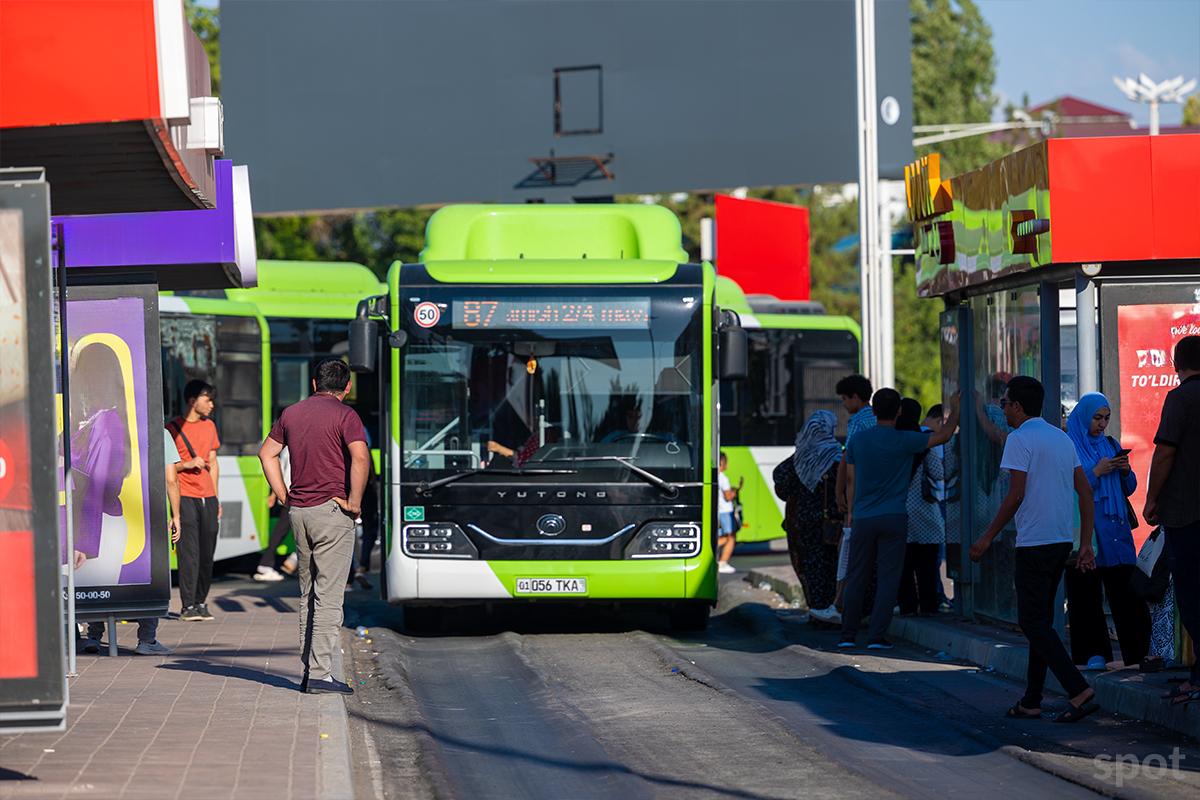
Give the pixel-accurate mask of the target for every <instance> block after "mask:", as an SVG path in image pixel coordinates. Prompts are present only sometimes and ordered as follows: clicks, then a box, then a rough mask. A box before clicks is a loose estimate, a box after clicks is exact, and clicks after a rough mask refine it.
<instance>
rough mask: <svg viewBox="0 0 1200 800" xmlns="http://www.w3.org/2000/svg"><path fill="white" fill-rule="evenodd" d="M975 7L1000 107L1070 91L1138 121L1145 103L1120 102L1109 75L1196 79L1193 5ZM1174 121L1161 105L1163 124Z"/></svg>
mask: <svg viewBox="0 0 1200 800" xmlns="http://www.w3.org/2000/svg"><path fill="white" fill-rule="evenodd" d="M976 2H977V3H978V4H979V8H980V10H981V11H982V12H983V15H984V17H985V18H986V19H987V21H988V24H989V25H991V27H992V46H993V47H994V48H995V51H996V93H997V94H998V95H1000V96H1001V105H1003V103H1004V101H1005V100H1008V99H1011V101H1012V102H1013V103H1016V104H1019V103H1020V102H1021V95H1022V93H1024V92H1028V93H1029V100H1030V102H1031V103H1034V104H1037V103H1040V102H1043V101H1045V100H1050V99H1052V98H1054V97H1058V96H1060V95H1064V94H1073V95H1075V96H1077V97H1081V98H1083V99H1086V100H1091V101H1092V102H1095V103H1100V104H1101V105H1106V106H1110V107H1112V108H1116V109H1120V110H1122V111H1126V112H1131V113H1132V114H1133V116H1134V117H1135V118H1136V119H1137V120H1139V121H1140V122H1143V123H1144V122H1146V121H1148V120H1149V118H1150V112H1149V106H1146V105H1143V104H1141V103H1133V102H1130V101H1129V100H1126V99H1125V97H1124V95H1122V94H1121V93H1120V92H1119V91H1118V90H1117V87H1115V86H1113V82H1112V79H1113V76H1114V75H1116V76H1119V77H1124V76H1133V77H1136V76H1137V74H1138V73H1139V72H1145V73H1146V74H1147V75H1149V76H1150V77H1151V78H1153V79H1154V80H1156V81H1163V80H1166V79H1168V78H1173V77H1175V76H1176V75H1183V76H1184V78H1185V79H1191V78H1200V0H976ZM1181 117H1182V106H1180V105H1176V104H1170V105H1166V106H1163V107H1162V121H1163V124H1164V125H1169V124H1178V123H1179V120H1180V118H1181Z"/></svg>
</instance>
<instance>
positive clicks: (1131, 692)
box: [746, 568, 1200, 739]
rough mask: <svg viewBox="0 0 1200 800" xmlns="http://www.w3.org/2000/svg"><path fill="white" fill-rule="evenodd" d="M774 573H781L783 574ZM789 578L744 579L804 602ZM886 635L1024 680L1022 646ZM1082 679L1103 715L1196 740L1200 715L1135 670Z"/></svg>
mask: <svg viewBox="0 0 1200 800" xmlns="http://www.w3.org/2000/svg"><path fill="white" fill-rule="evenodd" d="M768 569H770V568H768ZM777 569H778V571H779V572H783V569H779V568H777ZM788 573H789V575H788V576H783V575H778V574H773V571H767V570H763V569H751V570H750V571H749V573H748V575H747V578H746V579H747V580H748V581H749V582H750V583H751V584H753V585H755V586H757V585H759V584H761V583H766V584H768V585H769V586H770V587H771V589H772V591H775V592H776V593H778V594H780V595H782V596H783V597H784V598H786V599H788V600H796V599H800V600H803V598H804V592H803V590H801V588H800V583H799V582H798V581H797V580H796V579H795V578H794V577H791V576H790V568H789V569H788ZM789 577H791V579H790V580H789V579H788V578H789ZM888 635H889V636H891V637H893V638H895V639H903V640H904V641H907V642H910V643H911V644H915V645H917V646H919V647H923V648H925V649H927V650H932V651H934V652H940V653H945V654H946V655H948V656H950V657H951V658H952V659H958V660H962V661H968V662H970V663H972V664H977V665H978V666H979V667H981V668H982V669H984V670H986V671H987V672H989V673H991V674H994V675H999V676H1001V677H1004V678H1008V679H1010V680H1013V681H1017V682H1024V680H1025V669H1026V665H1027V663H1028V660H1029V648H1028V647H1027V646H1026V645H1020V644H1010V643H1008V642H1001V641H998V640H996V639H990V638H987V637H984V636H980V635H978V634H975V633H972V632H970V631H966V630H963V629H961V628H960V627H959V626H957V625H955V624H954V623H953V622H943V621H935V620H928V619H920V618H913V617H895V618H893V619H892V624H891V625H890V626H889V627H888ZM1084 677H1085V678H1087V680H1088V683H1089V684H1091V686H1092V688H1093V689H1094V690H1095V691H1096V703H1097V704H1098V705H1099V706H1100V707H1101V708H1102V709H1104V710H1105V711H1110V712H1114V713H1117V714H1124V715H1125V716H1127V717H1132V718H1134V719H1139V720H1142V721H1144V722H1149V723H1152V724H1154V725H1158V726H1160V727H1162V728H1166V729H1168V730H1172V731H1175V732H1176V733H1182V734H1184V735H1186V736H1190V737H1192V738H1193V739H1200V709H1192V708H1191V707H1189V706H1171V705H1169V704H1167V702H1166V701H1164V700H1162V699H1161V698H1160V697H1159V692H1160V691H1161V687H1160V686H1158V685H1156V684H1147V683H1144V682H1143V676H1142V674H1141V673H1140V672H1138V671H1137V670H1135V669H1121V670H1116V671H1113V672H1107V673H1101V674H1089V673H1084ZM1046 687H1047V688H1048V689H1050V690H1051V691H1055V692H1058V693H1060V694H1063V693H1064V692H1063V689H1062V687H1061V686H1060V685H1059V683H1058V681H1057V680H1055V679H1054V676H1053V675H1047V677H1046Z"/></svg>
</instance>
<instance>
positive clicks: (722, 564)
mask: <svg viewBox="0 0 1200 800" xmlns="http://www.w3.org/2000/svg"><path fill="white" fill-rule="evenodd" d="M717 572H719V573H721V574H722V575H732V574H733V573H735V572H737V570H736V569H734V568H733V565H732V564H730V563H729V562H728V561H718V562H717Z"/></svg>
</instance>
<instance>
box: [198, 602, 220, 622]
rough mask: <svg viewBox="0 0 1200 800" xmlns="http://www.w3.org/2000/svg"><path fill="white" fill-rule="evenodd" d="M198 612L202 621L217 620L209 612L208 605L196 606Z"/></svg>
mask: <svg viewBox="0 0 1200 800" xmlns="http://www.w3.org/2000/svg"><path fill="white" fill-rule="evenodd" d="M196 610H197V611H198V612H199V613H200V618H201V619H216V617H214V616H213V615H212V612H210V611H209V610H208V603H201V604H200V605H198V606H196Z"/></svg>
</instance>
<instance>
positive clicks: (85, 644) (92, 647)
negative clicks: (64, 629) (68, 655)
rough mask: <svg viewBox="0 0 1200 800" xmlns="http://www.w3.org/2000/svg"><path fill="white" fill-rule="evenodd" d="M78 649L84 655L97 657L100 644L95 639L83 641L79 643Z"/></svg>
mask: <svg viewBox="0 0 1200 800" xmlns="http://www.w3.org/2000/svg"><path fill="white" fill-rule="evenodd" d="M79 649H80V650H82V651H83V652H85V653H91V654H92V655H99V654H100V642H99V641H98V640H96V639H84V640H83V641H82V642H80V644H79Z"/></svg>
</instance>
